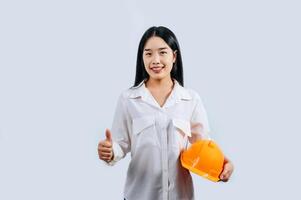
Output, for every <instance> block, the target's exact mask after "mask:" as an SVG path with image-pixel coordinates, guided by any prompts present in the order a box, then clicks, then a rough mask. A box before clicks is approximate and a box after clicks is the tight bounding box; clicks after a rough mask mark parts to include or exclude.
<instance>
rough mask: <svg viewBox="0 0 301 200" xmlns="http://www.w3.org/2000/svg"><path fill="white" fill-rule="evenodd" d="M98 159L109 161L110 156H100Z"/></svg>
mask: <svg viewBox="0 0 301 200" xmlns="http://www.w3.org/2000/svg"><path fill="white" fill-rule="evenodd" d="M99 158H100V159H101V160H104V161H111V158H112V156H100V157H99Z"/></svg>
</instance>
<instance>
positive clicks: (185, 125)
mask: <svg viewBox="0 0 301 200" xmlns="http://www.w3.org/2000/svg"><path fill="white" fill-rule="evenodd" d="M172 123H173V125H174V126H175V127H177V128H178V129H180V130H181V131H183V132H184V133H185V134H186V135H187V136H189V137H191V129H190V122H189V121H186V120H182V119H173V120H172Z"/></svg>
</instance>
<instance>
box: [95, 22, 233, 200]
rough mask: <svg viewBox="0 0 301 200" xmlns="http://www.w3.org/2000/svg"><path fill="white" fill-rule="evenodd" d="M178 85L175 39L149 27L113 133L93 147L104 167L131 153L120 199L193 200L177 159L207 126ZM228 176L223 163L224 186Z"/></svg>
mask: <svg viewBox="0 0 301 200" xmlns="http://www.w3.org/2000/svg"><path fill="white" fill-rule="evenodd" d="M183 86H184V81H183V67H182V58H181V51H180V47H179V44H178V41H177V38H176V36H175V35H174V33H173V32H172V31H170V30H169V29H168V28H166V27H162V26H160V27H151V28H149V29H148V30H147V31H146V32H145V33H144V35H143V37H142V38H141V41H140V44H139V48H138V55H137V65H136V78H135V84H134V86H133V87H131V88H130V89H128V90H126V91H124V92H123V93H122V94H121V95H120V97H119V100H118V103H117V108H116V111H115V116H114V120H113V125H112V131H110V130H108V129H107V130H106V140H104V141H101V142H100V143H99V145H98V153H99V158H100V159H101V160H104V161H106V162H107V163H108V164H109V165H114V163H116V162H117V161H118V160H120V159H121V158H123V157H124V156H125V155H126V154H127V153H128V152H131V162H130V165H129V168H128V172H127V179H126V184H125V189H124V197H125V199H127V200H142V199H143V200H158V199H164V200H165V199H166V200H167V199H172V200H178V199H194V192H193V183H192V178H191V175H190V173H189V171H188V170H186V169H185V168H183V167H182V166H181V163H180V161H179V156H180V153H181V151H182V150H183V149H185V148H186V147H187V144H188V143H194V142H195V141H197V140H200V139H204V138H208V132H209V125H208V121H207V115H206V111H205V109H204V106H203V104H202V101H201V98H200V97H199V95H198V94H197V93H196V92H195V91H194V90H191V89H186V88H184V87H183ZM232 171H233V165H232V163H231V162H230V161H229V160H228V159H227V158H226V159H225V163H224V169H223V172H222V173H221V175H220V179H221V180H222V181H227V180H228V179H229V177H230V175H231V173H232Z"/></svg>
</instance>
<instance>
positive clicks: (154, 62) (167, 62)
mask: <svg viewBox="0 0 301 200" xmlns="http://www.w3.org/2000/svg"><path fill="white" fill-rule="evenodd" d="M175 61H176V52H173V51H172V49H171V48H170V47H169V46H168V44H167V43H166V42H165V41H164V40H163V39H162V38H160V37H156V36H154V37H151V38H149V39H148V40H147V42H146V44H145V46H144V50H143V62H144V66H145V70H146V71H147V73H148V75H149V77H150V79H155V80H161V79H165V78H170V77H171V76H170V72H171V70H172V66H173V63H174V62H175Z"/></svg>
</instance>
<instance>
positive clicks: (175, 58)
mask: <svg viewBox="0 0 301 200" xmlns="http://www.w3.org/2000/svg"><path fill="white" fill-rule="evenodd" d="M176 60H177V50H175V51H174V52H173V61H172V62H173V63H175V62H176Z"/></svg>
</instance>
